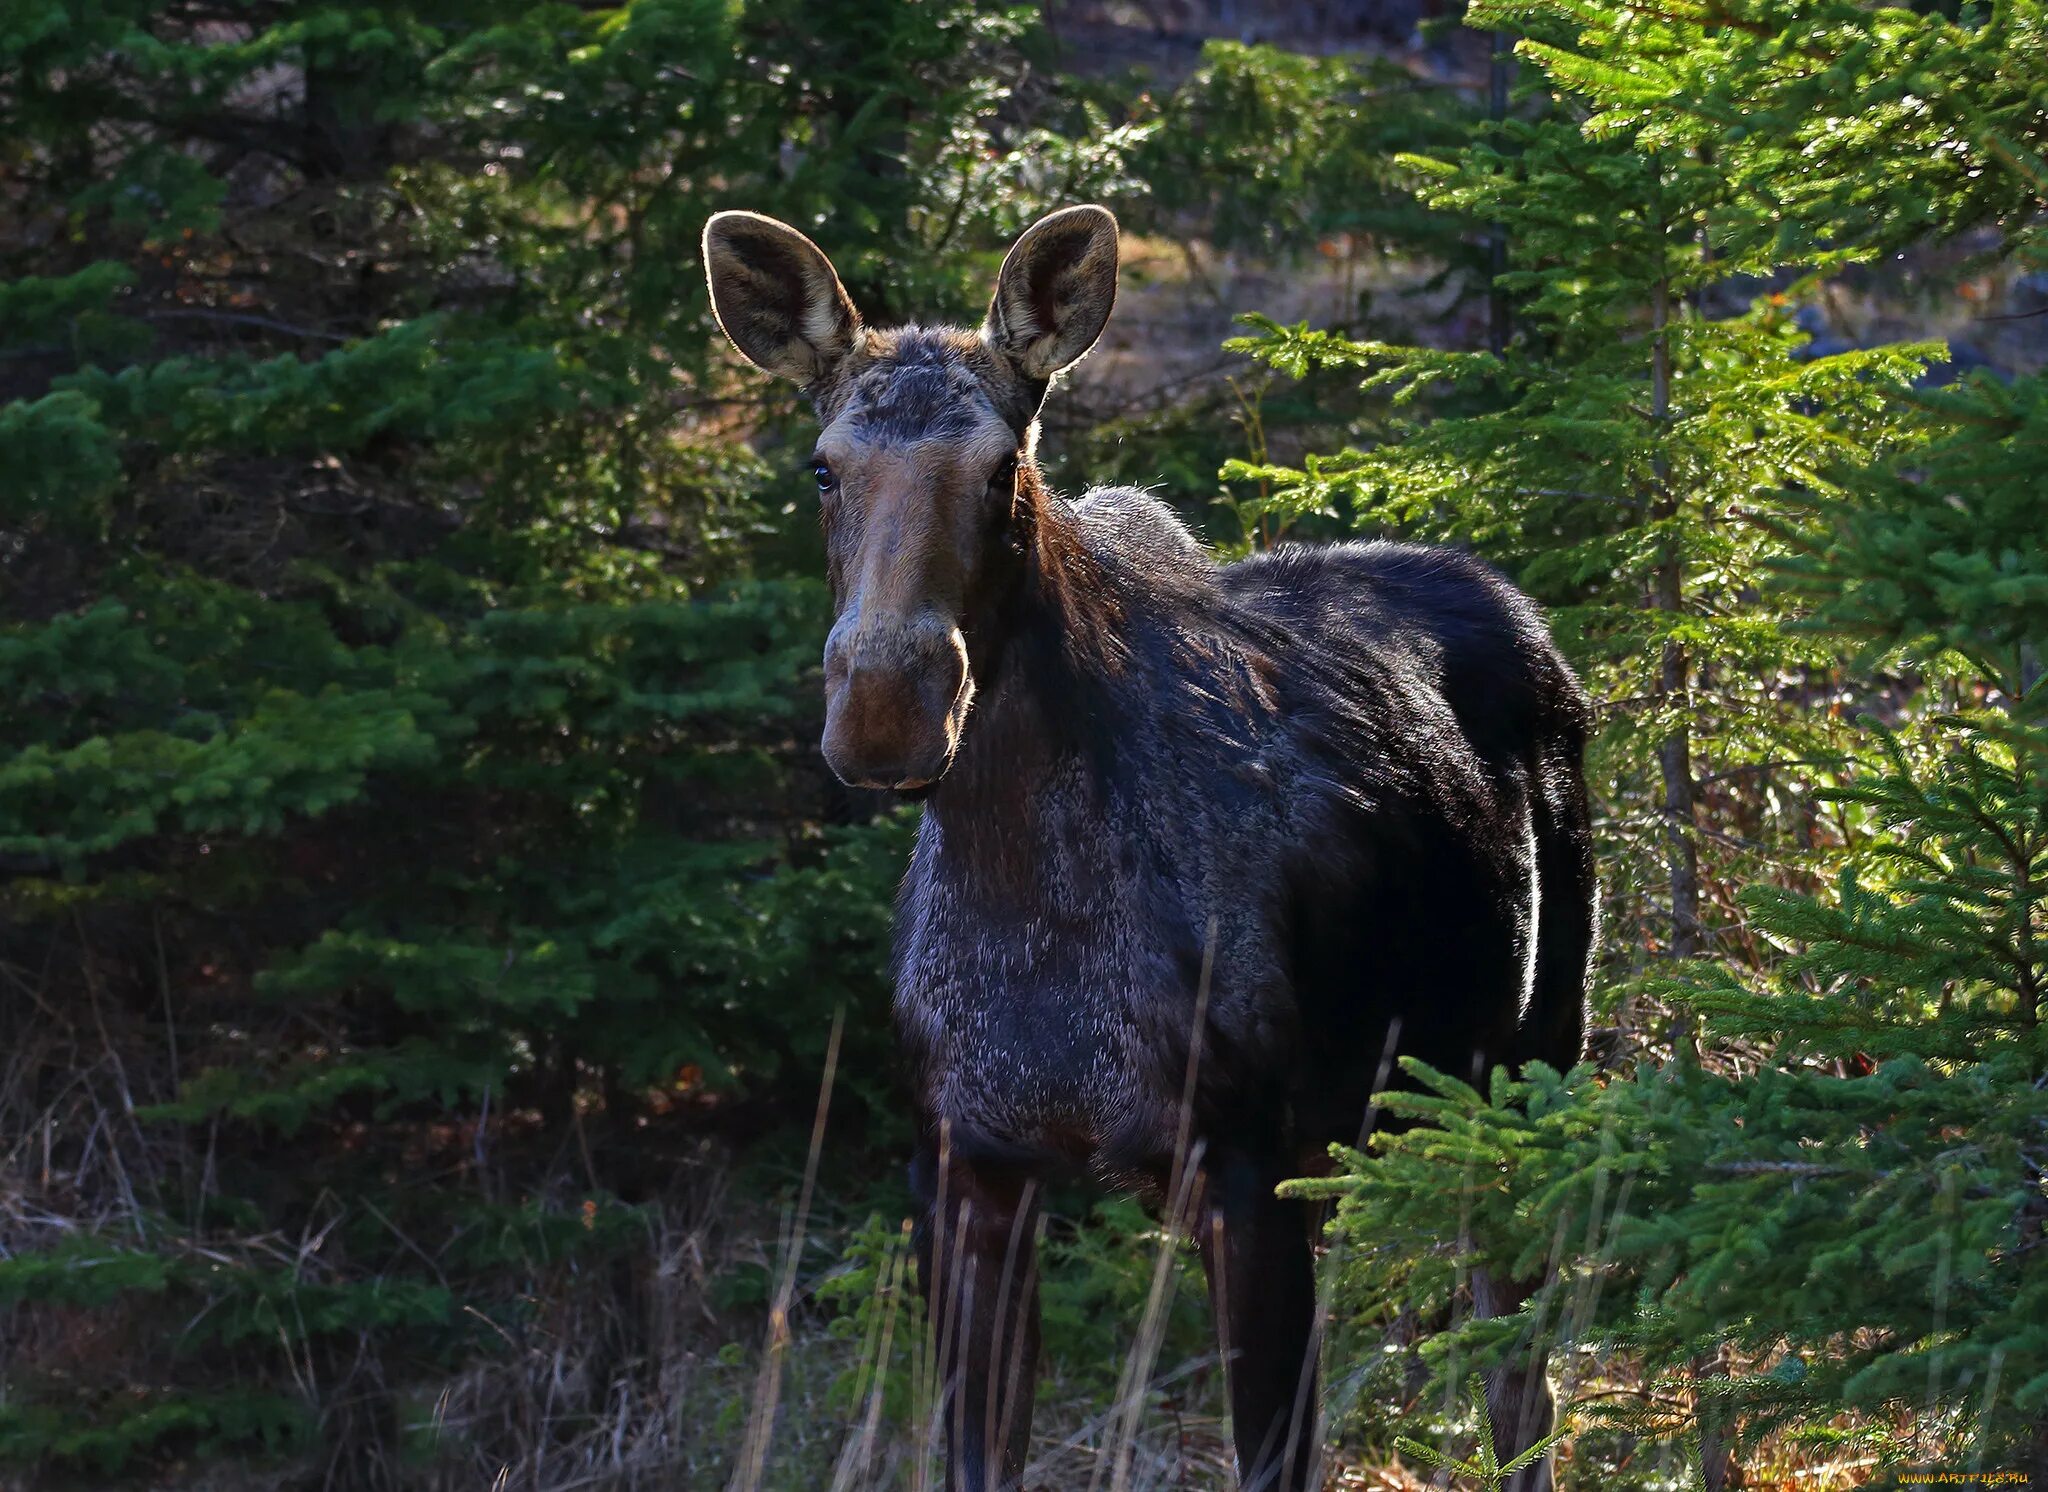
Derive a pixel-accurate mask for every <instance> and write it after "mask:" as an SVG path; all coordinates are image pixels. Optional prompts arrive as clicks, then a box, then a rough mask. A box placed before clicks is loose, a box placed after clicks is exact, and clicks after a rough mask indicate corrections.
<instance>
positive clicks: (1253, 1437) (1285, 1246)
mask: <svg viewBox="0 0 2048 1492" xmlns="http://www.w3.org/2000/svg"><path fill="white" fill-rule="evenodd" d="M1286 1174H1287V1172H1286V1169H1285V1168H1284V1167H1283V1166H1281V1165H1279V1164H1277V1163H1275V1162H1273V1161H1270V1160H1262V1159H1258V1158H1254V1157H1250V1156H1232V1155H1229V1154H1227V1153H1226V1154H1223V1155H1217V1156H1214V1157H1212V1159H1211V1161H1210V1163H1209V1165H1208V1166H1207V1167H1206V1175H1205V1178H1204V1179H1205V1185H1204V1188H1203V1200H1202V1207H1201V1211H1200V1214H1199V1215H1198V1217H1197V1220H1196V1233H1197V1241H1198V1242H1199V1244H1200V1246H1201V1251H1202V1264H1203V1267H1204V1268H1205V1269H1206V1270H1207V1271H1208V1275H1209V1299H1210V1303H1211V1305H1212V1307H1213V1308H1214V1313H1215V1318H1216V1337H1217V1343H1218V1345H1219V1347H1220V1348H1221V1352H1222V1356H1223V1362H1224V1377H1225V1382H1226V1383H1227V1384H1228V1385H1229V1389H1230V1418H1231V1425H1232V1433H1233V1434H1234V1436H1235V1438H1236V1441H1237V1467H1238V1477H1239V1484H1240V1486H1241V1487H1242V1488H1243V1489H1244V1492H1299V1489H1301V1488H1304V1487H1307V1486H1309V1485H1310V1481H1311V1478H1312V1477H1313V1476H1315V1474H1316V1472H1317V1466H1316V1461H1317V1456H1316V1449H1317V1447H1316V1443H1315V1442H1316V1431H1317V1424H1316V1420H1317V1413H1316V1410H1317V1404H1316V1340H1315V1339H1316V1329H1315V1328H1316V1319H1317V1310H1318V1307H1317V1304H1316V1284H1315V1254H1314V1250H1313V1248H1312V1246H1311V1243H1310V1239H1309V1231H1308V1209H1307V1208H1305V1207H1304V1206H1302V1204H1301V1203H1299V1202H1287V1201H1282V1200H1281V1199H1280V1198H1278V1197H1276V1196H1274V1195H1273V1188H1274V1187H1275V1186H1276V1185H1277V1184H1278V1183H1279V1182H1280V1181H1281V1180H1283V1179H1284V1178H1285V1176H1286Z"/></svg>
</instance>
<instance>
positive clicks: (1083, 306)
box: [981, 207, 1116, 379]
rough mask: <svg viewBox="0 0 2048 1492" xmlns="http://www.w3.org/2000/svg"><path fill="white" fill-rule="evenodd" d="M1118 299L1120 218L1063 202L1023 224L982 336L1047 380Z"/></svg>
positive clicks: (1075, 356)
mask: <svg viewBox="0 0 2048 1492" xmlns="http://www.w3.org/2000/svg"><path fill="white" fill-rule="evenodd" d="M1115 304H1116V219H1115V218H1113V217H1111V216H1110V214H1109V209H1108V208H1105V207H1063V208H1061V209H1060V210H1059V211H1058V212H1056V213H1053V214H1052V215H1051V216H1050V217H1044V218H1040V219H1039V220H1038V221H1037V222H1036V223H1033V224H1032V225H1031V226H1030V227H1029V228H1027V229H1025V230H1024V236H1023V237H1022V238H1020V239H1018V240H1017V242H1016V243H1015V244H1014V245H1013V246H1012V247H1011V249H1010V253H1009V256H1008V257H1007V258H1005V259H1004V260H1003V271H1002V273H1001V274H1000V275H998V276H997V277H996V293H995V299H993V300H991V301H990V302H989V306H988V321H987V323H986V324H985V325H984V326H983V327H982V329H981V336H982V340H983V341H984V342H986V343H988V345H989V346H990V347H992V348H994V349H995V350H996V351H997V352H1000V353H1001V354H1003V356H1004V357H1006V358H1008V359H1009V360H1010V361H1011V362H1012V363H1013V364H1015V365H1016V367H1017V369H1018V371H1019V372H1021V373H1023V374H1024V376H1025V377H1027V378H1036V379H1048V378H1051V377H1052V376H1053V374H1055V373H1057V372H1059V371H1060V369H1062V368H1066V367H1069V366H1071V365H1072V364H1074V363H1076V362H1078V361H1080V359H1081V356H1082V354H1083V353H1085V352H1087V351H1088V349H1089V348H1091V347H1093V346H1094V345H1095V339H1096V338H1097V337H1099V336H1101V335H1102V328H1103V327H1104V326H1105V325H1107V324H1108V322H1109V312H1110V308H1111V307H1113V306H1114V305H1115Z"/></svg>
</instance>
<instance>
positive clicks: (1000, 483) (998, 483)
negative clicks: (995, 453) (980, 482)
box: [988, 456, 1017, 487]
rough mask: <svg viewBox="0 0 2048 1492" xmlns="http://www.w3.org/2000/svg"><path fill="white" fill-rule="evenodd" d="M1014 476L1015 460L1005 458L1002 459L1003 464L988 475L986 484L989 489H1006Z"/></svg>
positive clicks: (1013, 458) (1008, 457)
mask: <svg viewBox="0 0 2048 1492" xmlns="http://www.w3.org/2000/svg"><path fill="white" fill-rule="evenodd" d="M1016 475H1017V458H1016V457H1015V456H1006V457H1004V458H1003V464H1002V465H1001V466H998V467H997V468H996V469H995V470H994V471H993V472H991V473H989V478H988V484H989V486H991V487H1007V486H1009V485H1010V482H1011V480H1012V479H1013V478H1014V477H1015V476H1016Z"/></svg>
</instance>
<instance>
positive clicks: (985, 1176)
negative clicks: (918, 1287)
mask: <svg viewBox="0 0 2048 1492" xmlns="http://www.w3.org/2000/svg"><path fill="white" fill-rule="evenodd" d="M913 1177H914V1180H915V1182H916V1184H917V1190H918V1192H919V1194H920V1201H921V1202H922V1203H923V1213H922V1216H921V1218H920V1220H919V1222H918V1225H917V1228H916V1230H915V1243H916V1247H917V1273H918V1279H919V1281H920V1283H921V1284H922V1286H923V1289H924V1297H925V1317H926V1320H927V1321H928V1322H929V1324H930V1329H931V1333H932V1347H933V1350H934V1352H935V1353H936V1360H937V1362H938V1365H939V1373H940V1379H939V1382H940V1396H941V1397H940V1405H941V1410H942V1413H943V1415H944V1418H945V1425H946V1487H947V1492H1011V1489H1014V1488H1015V1487H1016V1486H1017V1484H1018V1479H1019V1478H1020V1477H1021V1476H1022V1475H1023V1473H1024V1459H1025V1452H1026V1450H1027V1448H1028V1447H1029V1445H1030V1443H1031V1406H1032V1400H1033V1399H1034V1397H1035V1396H1036V1394H1037V1390H1038V1258H1037V1255H1038V1249H1037V1237H1036V1232H1037V1223H1038V1201H1037V1194H1036V1193H1037V1188H1036V1185H1035V1184H1034V1183H1033V1182H1032V1181H1031V1180H1030V1179H1028V1178H1027V1177H1024V1176H1022V1175H1019V1174H1017V1173H1015V1172H1013V1171H1010V1170H1008V1169H1007V1168H999V1167H985V1166H977V1165H973V1164H970V1163H967V1162H964V1161H962V1160H960V1159H958V1158H957V1157H951V1156H947V1155H945V1154H944V1151H943V1148H942V1149H941V1150H940V1151H939V1152H937V1153H928V1154H926V1155H923V1156H920V1157H919V1160H918V1163H917V1165H916V1166H915V1167H914V1168H913Z"/></svg>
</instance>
